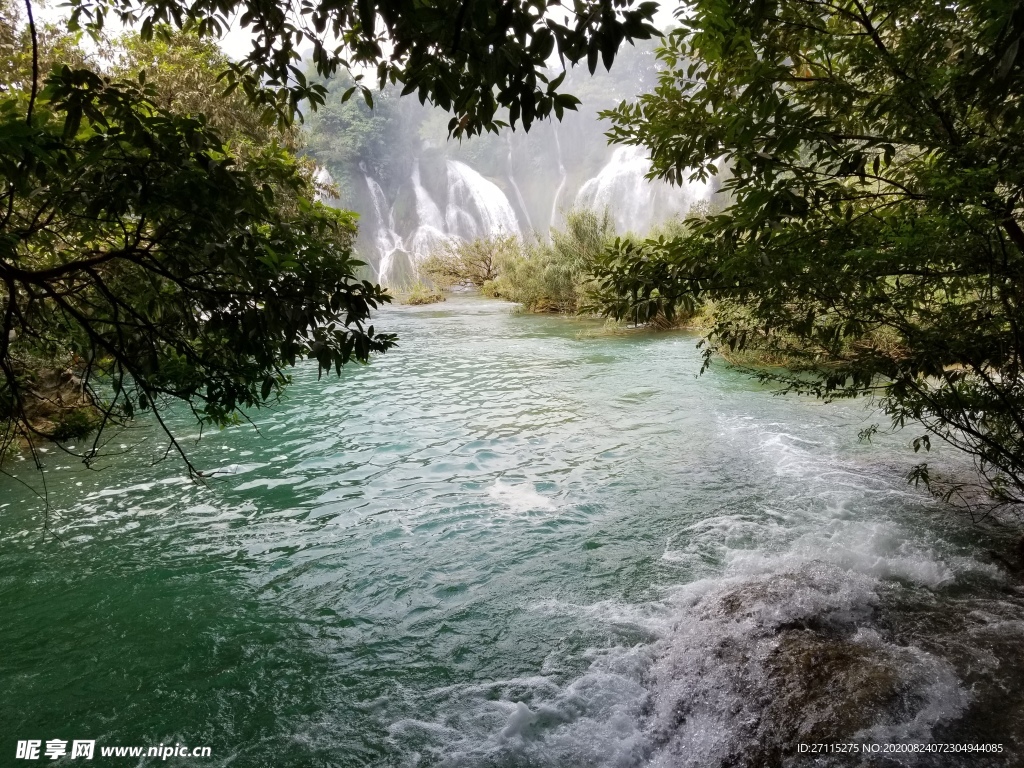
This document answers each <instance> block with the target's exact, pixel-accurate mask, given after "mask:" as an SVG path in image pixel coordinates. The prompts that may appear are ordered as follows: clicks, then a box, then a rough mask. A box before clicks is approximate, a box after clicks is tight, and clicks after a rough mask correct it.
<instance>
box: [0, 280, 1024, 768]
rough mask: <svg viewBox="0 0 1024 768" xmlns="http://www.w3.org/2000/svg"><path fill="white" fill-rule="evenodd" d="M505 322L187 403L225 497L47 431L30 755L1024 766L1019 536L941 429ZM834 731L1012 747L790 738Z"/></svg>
mask: <svg viewBox="0 0 1024 768" xmlns="http://www.w3.org/2000/svg"><path fill="white" fill-rule="evenodd" d="M509 308H510V307H509V305H507V304H504V303H501V302H496V301H488V300H484V299H479V298H475V297H472V296H453V297H452V298H450V299H449V301H448V302H446V303H444V304H437V305H431V306H426V307H394V308H388V309H387V310H385V311H383V312H382V313H381V314H380V316H379V317H378V318H377V321H376V322H377V325H378V327H380V328H382V329H386V330H389V331H391V330H393V331H396V332H397V333H399V334H400V346H399V347H398V348H397V349H395V350H394V351H392V352H389V353H388V354H387V355H384V356H382V357H380V358H378V359H375V360H374V361H373V363H372V364H371V365H369V366H351V367H349V368H347V369H345V370H344V371H343V373H342V375H341V377H340V378H335V377H325V378H324V379H323V380H321V381H319V382H318V381H317V377H316V371H315V370H314V369H312V368H310V367H308V366H304V367H300V368H299V369H298V370H297V371H296V373H295V384H294V386H293V387H292V388H291V389H290V390H289V393H288V395H287V398H286V399H285V400H284V401H283V402H282V403H281V404H279V405H278V406H277V407H275V408H274V409H269V410H262V411H258V412H256V413H254V414H253V421H254V423H255V425H256V427H258V430H259V432H258V434H257V432H256V431H255V430H253V429H252V428H251V427H249V426H240V427H237V428H231V429H228V430H225V431H222V432H213V433H207V434H206V435H205V436H203V439H202V440H201V441H200V442H198V443H196V442H195V441H194V439H193V438H194V437H195V435H196V428H195V427H194V425H193V424H191V423H189V421H188V420H187V419H185V418H184V417H183V416H182V417H181V418H180V419H179V421H178V422H177V425H176V428H177V429H178V430H179V431H180V433H181V434H183V435H185V436H186V438H187V439H186V440H184V445H185V447H186V448H187V449H188V450H189V452H190V455H191V456H192V458H193V460H194V462H195V463H196V465H197V466H199V467H200V468H201V469H203V470H206V471H208V472H209V471H213V472H214V474H215V475H216V476H215V477H213V478H211V480H210V481H209V483H208V484H207V485H206V486H202V485H197V484H194V483H191V482H189V481H188V480H187V479H186V478H185V476H184V472H183V468H182V465H181V464H180V462H178V461H177V460H176V459H175V458H174V457H173V456H171V457H169V458H168V459H167V460H165V461H163V462H160V463H156V464H153V463H152V462H151V459H152V457H153V456H155V455H158V454H159V453H160V452H161V451H160V444H159V439H158V435H157V433H156V432H155V431H154V430H153V428H152V426H151V425H147V424H145V423H143V424H141V425H140V426H139V427H137V428H133V429H132V430H129V431H127V432H126V433H124V434H122V435H119V436H118V437H116V438H115V439H114V440H113V441H112V442H111V443H110V444H109V445H108V446H107V450H108V451H111V452H114V453H116V454H118V455H115V456H113V457H111V458H110V459H108V460H106V461H105V462H104V467H105V468H104V469H102V470H101V471H98V472H97V471H89V470H85V469H84V468H81V467H79V466H78V465H76V464H74V462H73V461H72V460H70V459H68V458H66V457H65V456H63V455H61V454H60V453H59V452H56V451H52V450H51V451H50V452H49V453H48V454H46V461H47V471H46V473H45V476H44V477H45V479H46V483H47V487H48V491H49V496H50V499H51V501H52V503H53V509H52V510H51V511H50V512H49V513H48V517H49V525H50V526H51V527H52V529H53V530H54V531H55V532H56V533H57V534H58V535H59V537H60V539H61V541H57V540H55V539H54V538H53V537H50V536H47V535H45V534H44V531H43V524H44V511H43V509H42V508H41V506H40V504H39V503H38V502H37V501H35V500H33V497H31V496H30V495H29V494H28V492H27V491H26V490H25V489H24V487H23V486H22V485H19V484H18V483H15V482H14V481H12V480H9V479H4V480H2V481H0V494H2V497H0V606H2V609H3V614H2V615H3V618H2V621H0V689H2V691H3V696H2V700H0V723H3V729H2V730H3V733H4V734H5V737H4V738H5V743H4V744H3V745H2V749H3V750H4V751H5V752H8V751H9V752H10V755H13V754H14V752H13V750H14V748H15V747H14V742H15V740H16V739H17V740H22V739H40V740H43V741H44V742H45V740H47V739H68V740H72V739H93V740H96V741H97V744H101V745H103V744H105V745H135V744H138V745H151V744H175V743H180V744H188V745H208V746H210V747H211V751H212V757H211V758H208V759H205V760H191V761H189V760H185V759H178V758H171V759H169V760H167V761H161V760H156V759H152V760H150V761H148V762H147V761H145V760H142V761H141V762H140V761H138V760H135V761H132V760H128V759H125V758H120V759H114V758H111V759H109V760H107V761H106V762H104V760H102V759H100V758H99V756H98V753H97V760H96V761H95V763H96V764H101V765H103V764H110V765H115V764H120V765H129V764H131V765H157V764H161V765H209V766H228V765H230V766H240V767H241V766H268V767H270V766H273V767H274V768H281V767H284V766H297V767H298V766H346V767H347V766H434V765H438V766H453V767H454V766H460V767H461V766H466V767H470V766H508V767H509V768H512V767H518V766H523V767H525V766H552V767H555V766H615V767H617V768H627V767H631V766H664V767H668V766H673V767H675V766H694V767H696V766H702V767H704V766H707V767H713V766H745V765H768V766H770V765H781V764H792V765H837V766H842V765H861V764H863V765H914V766H916V765H922V766H927V765H936V766H938V765H942V766H959V765H964V766H967V765H969V766H981V765H1014V764H1020V763H1019V760H1020V759H1021V758H1020V749H1021V746H1022V745H1021V743H1020V741H1019V739H1020V735H1021V734H1022V733H1024V728H1022V725H1021V722H1022V721H1024V703H1022V700H1021V696H1020V690H1021V669H1022V668H1024V659H1022V655H1024V650H1022V648H1021V646H1022V645H1024V644H1022V643H1021V640H1022V636H1024V591H1022V589H1021V587H1020V584H1019V582H1018V581H1017V580H1016V578H1015V577H1011V576H1010V575H1008V574H1007V572H1006V570H1005V569H1003V568H1002V567H1001V566H999V565H998V564H996V563H995V562H994V561H993V558H992V557H991V556H990V555H989V554H988V550H989V549H992V548H995V547H1005V544H1006V541H1005V539H999V538H997V537H996V536H995V534H993V533H991V532H986V531H985V530H980V529H977V528H973V527H971V526H970V525H968V524H967V522H966V521H965V520H964V519H963V516H962V515H957V514H954V513H952V512H951V511H950V510H949V509H948V508H947V507H945V506H944V505H943V504H942V503H940V502H938V501H936V500H934V499H932V498H931V497H929V496H928V494H927V493H926V492H925V491H924V490H922V489H916V488H914V487H912V486H908V485H907V483H906V481H905V480H904V479H903V476H904V474H905V473H906V471H907V470H908V469H909V467H910V466H911V465H912V464H913V462H914V460H915V457H914V455H913V453H912V452H909V451H908V449H907V443H908V442H909V440H910V438H911V437H912V436H913V435H911V434H910V433H909V432H904V433H902V434H898V435H880V436H876V437H875V438H874V440H873V441H872V442H871V443H870V444H868V443H864V442H861V441H860V440H859V439H858V436H857V434H858V432H859V431H860V430H862V429H864V428H865V427H867V426H868V425H869V424H871V423H872V421H878V417H877V415H873V414H872V413H871V412H870V411H869V410H867V409H866V408H865V407H864V406H863V405H862V404H860V403H842V404H832V405H828V404H822V403H820V402H817V401H814V400H808V399H799V398H790V397H775V396H773V395H772V393H771V392H770V391H769V390H768V389H766V388H765V387H762V386H759V385H758V384H756V383H754V382H752V381H751V380H750V379H749V378H747V377H745V376H743V375H742V374H740V373H737V372H735V371H731V370H729V369H728V368H727V367H726V366H724V365H721V364H716V365H714V366H713V367H712V368H711V370H710V371H708V372H707V373H705V374H704V375H702V376H699V375H698V372H699V370H700V367H701V355H700V351H699V350H698V349H696V347H695V344H696V342H697V340H698V339H697V338H696V337H695V336H693V335H689V334H685V333H664V334H649V333H642V332H635V333H605V332H603V331H602V327H601V324H600V323H596V322H589V321H582V320H573V319H565V318H557V317H534V316H523V315H516V314H513V313H510V311H509ZM937 453H938V458H939V459H940V460H944V461H946V462H947V463H949V465H950V466H953V467H954V468H955V467H956V466H957V462H958V461H959V460H958V459H957V458H956V457H955V456H945V458H944V459H943V456H944V454H943V451H942V450H941V449H938V451H937ZM15 469H16V472H15V474H16V475H17V476H18V477H19V478H22V479H24V480H25V481H26V482H29V483H35V484H37V485H38V480H39V478H38V477H37V476H35V475H34V473H33V472H31V471H30V469H29V467H28V466H27V464H21V465H17V466H16V467H15ZM819 741H830V742H831V741H856V742H857V743H859V744H861V745H862V747H863V745H864V744H878V745H885V744H914V743H946V742H949V743H993V744H1000V745H1001V747H1000V748H1001V749H1002V750H1003V751H1002V752H1000V753H994V752H985V753H976V754H971V755H965V754H963V753H951V754H944V755H937V754H934V753H932V754H913V753H908V752H903V753H895V754H890V755H888V756H886V755H884V754H881V753H877V754H874V755H865V754H863V753H859V754H858V755H857V756H852V755H849V754H847V755H834V754H832V755H820V754H818V755H810V754H808V753H798V752H797V751H796V750H797V745H798V743H800V742H806V743H809V742H819ZM886 748H887V747H886ZM10 755H6V754H5V755H4V757H3V759H2V760H0V763H2V764H3V765H8V764H26V765H27V764H29V763H27V762H25V761H12V760H9V759H8V758H9V757H10ZM47 762H49V761H47ZM73 762H74V761H73ZM83 764H84V763H83Z"/></svg>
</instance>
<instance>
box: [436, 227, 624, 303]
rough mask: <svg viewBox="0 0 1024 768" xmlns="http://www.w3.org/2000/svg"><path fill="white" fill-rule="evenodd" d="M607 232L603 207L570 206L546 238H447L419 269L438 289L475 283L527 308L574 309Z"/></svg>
mask: <svg viewBox="0 0 1024 768" xmlns="http://www.w3.org/2000/svg"><path fill="white" fill-rule="evenodd" d="M611 237H612V226H611V220H610V219H609V217H608V215H607V213H603V214H598V213H595V212H594V211H584V210H577V211H571V212H570V213H569V214H568V215H567V216H566V223H565V229H564V230H552V231H551V242H550V243H545V242H540V241H539V240H535V241H523V240H521V239H519V238H517V237H491V238H481V239H479V240H474V241H472V242H452V243H448V244H446V245H445V246H443V247H442V248H441V249H439V250H438V251H437V252H435V253H433V254H431V255H430V257H429V258H428V259H427V260H426V261H424V263H423V264H422V265H421V270H422V271H423V274H424V275H425V276H426V277H427V278H429V279H430V281H431V282H432V283H434V284H435V285H437V286H438V287H440V288H442V289H449V288H451V287H453V286H456V285H459V286H466V287H475V288H479V289H480V290H481V292H482V293H483V294H484V295H486V296H492V297H495V298H502V299H507V300H508V301H514V302H516V303H518V304H521V305H522V306H523V309H524V310H525V311H527V312H565V313H575V312H578V311H580V310H581V308H582V307H583V305H584V303H585V302H586V299H587V297H588V296H589V293H590V290H591V285H590V283H591V280H592V272H593V266H594V264H595V262H596V259H597V258H598V256H599V255H600V254H601V252H602V251H603V249H604V248H606V247H607V246H608V245H609V243H610V242H611Z"/></svg>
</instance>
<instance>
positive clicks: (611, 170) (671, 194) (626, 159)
mask: <svg viewBox="0 0 1024 768" xmlns="http://www.w3.org/2000/svg"><path fill="white" fill-rule="evenodd" d="M650 169H651V163H650V161H649V160H648V159H647V157H646V156H645V155H644V153H643V150H642V149H640V148H639V147H619V148H618V149H616V150H615V151H614V152H613V153H612V157H611V160H609V161H608V164H607V165H605V166H604V168H602V169H601V171H600V172H599V173H598V174H597V176H595V177H594V178H592V179H590V180H589V181H587V182H586V183H585V184H584V185H583V186H582V187H581V188H580V191H579V193H578V194H577V195H576V205H577V206H579V207H581V208H592V209H595V210H598V211H601V210H605V209H607V210H608V212H609V213H610V214H611V217H612V220H613V221H614V222H615V229H616V231H618V232H635V233H637V234H644V233H646V232H647V231H648V230H650V228H651V227H652V226H654V225H655V224H658V223H659V222H661V221H664V220H665V219H667V218H670V217H672V216H684V215H686V212H687V211H689V209H690V207H691V206H692V205H693V203H695V202H697V201H698V200H707V199H709V198H710V194H711V188H710V184H709V183H701V182H684V183H683V185H682V186H679V187H673V186H670V185H668V184H666V183H664V182H658V181H649V180H648V179H647V173H648V172H649V171H650Z"/></svg>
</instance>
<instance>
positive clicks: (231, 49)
mask: <svg viewBox="0 0 1024 768" xmlns="http://www.w3.org/2000/svg"><path fill="white" fill-rule="evenodd" d="M676 7H678V6H677V5H676V4H675V3H668V4H663V5H662V6H661V7H660V8H659V10H658V14H657V15H656V16H655V19H654V23H655V25H656V26H658V27H659V28H660V29H667V28H669V27H671V26H673V24H674V21H675V20H674V18H673V16H672V12H673V11H674V10H675V8H676ZM33 12H34V14H35V17H36V19H37V20H38V21H41V22H50V23H57V22H60V21H63V20H64V19H66V18H67V17H68V16H69V15H70V11H69V9H68V8H67V6H65V5H63V4H58V3H56V2H50V3H49V4H48V5H42V4H40V3H38V2H37V3H33ZM106 24H107V28H108V30H109V31H110V32H111V33H113V34H117V33H118V32H120V31H121V30H122V29H124V27H123V26H122V25H121V24H120V22H119V21H118V20H117V19H115V18H108V19H107V22H106ZM251 39H252V38H251V35H250V34H249V33H248V32H247V31H246V30H245V29H243V28H242V27H241V26H240V25H239V24H238V14H236V15H235V17H234V19H232V24H231V28H230V29H229V30H228V32H227V34H226V35H225V36H224V37H223V38H221V40H220V47H221V48H222V49H223V51H224V52H225V53H226V54H227V55H228V56H229V57H231V58H232V59H240V58H242V57H244V56H245V55H246V54H247V53H248V52H249V49H250V45H251V42H250V41H251Z"/></svg>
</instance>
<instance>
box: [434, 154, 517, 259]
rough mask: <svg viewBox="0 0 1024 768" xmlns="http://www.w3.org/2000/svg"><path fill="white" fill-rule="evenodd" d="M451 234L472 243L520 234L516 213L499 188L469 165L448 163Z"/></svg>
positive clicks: (449, 231)
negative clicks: (475, 239) (489, 238)
mask: <svg viewBox="0 0 1024 768" xmlns="http://www.w3.org/2000/svg"><path fill="white" fill-rule="evenodd" d="M445 218H446V221H447V224H448V234H450V235H457V236H458V237H462V238H465V239H467V240H471V239H473V238H476V237H493V236H501V235H518V234H520V230H519V222H518V221H517V220H516V214H515V211H513V210H512V206H511V204H510V203H509V201H508V198H507V197H505V193H504V192H502V191H501V189H499V188H498V185H496V184H494V183H493V182H490V181H488V180H487V179H485V178H484V177H483V176H481V175H480V174H479V173H477V172H476V171H474V170H473V169H472V168H470V167H469V166H468V165H466V164H465V163H460V162H458V161H457V160H449V161H448V211H447V214H446V217H445Z"/></svg>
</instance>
